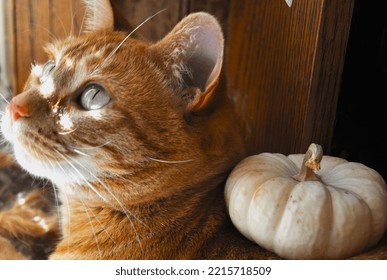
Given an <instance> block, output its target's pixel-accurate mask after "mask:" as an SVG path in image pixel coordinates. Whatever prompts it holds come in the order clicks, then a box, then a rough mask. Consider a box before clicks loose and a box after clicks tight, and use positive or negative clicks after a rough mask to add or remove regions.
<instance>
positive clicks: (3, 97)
mask: <svg viewBox="0 0 387 280" xmlns="http://www.w3.org/2000/svg"><path fill="white" fill-rule="evenodd" d="M0 98H1V99H3V100H4V101H5V103H7V104H9V101H8V100H7V98H5V96H4V95H3V94H2V93H1V92H0Z"/></svg>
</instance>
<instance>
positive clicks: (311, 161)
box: [293, 144, 323, 182]
mask: <svg viewBox="0 0 387 280" xmlns="http://www.w3.org/2000/svg"><path fill="white" fill-rule="evenodd" d="M322 157H323V150H322V147H321V146H320V145H317V144H311V145H310V146H309V148H308V150H307V151H306V153H305V157H304V160H303V162H302V166H301V170H300V173H298V174H297V175H295V176H293V179H295V180H297V181H299V182H304V181H320V182H321V178H320V176H318V175H317V174H316V173H315V172H316V171H318V170H320V162H321V160H322Z"/></svg>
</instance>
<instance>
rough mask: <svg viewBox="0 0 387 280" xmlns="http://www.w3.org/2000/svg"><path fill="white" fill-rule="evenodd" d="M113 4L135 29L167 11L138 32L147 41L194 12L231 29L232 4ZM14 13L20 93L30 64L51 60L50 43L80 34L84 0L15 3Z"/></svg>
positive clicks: (128, 0) (155, 0)
mask: <svg viewBox="0 0 387 280" xmlns="http://www.w3.org/2000/svg"><path fill="white" fill-rule="evenodd" d="M111 1H112V3H113V5H114V6H115V8H116V9H117V10H118V11H119V12H120V14H121V15H122V16H123V17H124V18H126V20H127V21H128V22H129V25H130V26H131V27H137V26H138V25H139V24H141V23H142V22H143V21H144V20H145V19H147V18H148V17H149V16H152V15H154V14H155V13H157V12H159V11H161V10H163V9H165V11H164V12H162V13H161V14H159V15H158V16H156V17H155V18H153V19H152V20H151V21H150V22H148V23H146V24H144V25H143V26H142V27H141V28H140V29H139V30H138V31H136V36H137V37H139V38H142V39H145V40H150V41H157V40H159V39H161V38H162V37H163V36H165V35H166V34H167V33H168V32H169V31H170V30H171V29H172V28H173V27H174V26H175V24H176V23H177V22H178V21H179V20H180V19H182V18H183V17H184V16H185V15H187V14H189V13H191V12H194V11H207V12H209V13H212V14H214V15H215V16H217V17H218V19H219V20H220V21H221V23H222V26H223V27H224V28H225V29H226V28H227V26H228V24H227V22H228V9H229V4H228V1H224V0H209V1H205V0H195V1H193V0H173V1H170V0H125V1H121V0H111ZM12 11H13V14H12V22H13V33H12V36H11V39H12V40H11V42H10V43H11V44H12V46H11V48H10V49H11V50H13V54H12V65H13V77H14V78H13V91H14V93H18V92H21V91H22V89H23V86H24V83H25V81H26V79H27V77H28V75H29V72H30V64H31V63H32V62H33V61H34V60H36V61H37V62H40V63H44V61H45V60H46V59H47V58H46V56H45V54H44V51H43V47H44V45H45V44H46V43H47V42H50V41H52V40H56V39H60V38H63V37H65V36H68V35H69V34H74V35H77V34H79V32H80V30H81V29H82V26H83V20H84V13H85V10H84V7H83V4H82V1H81V0H12Z"/></svg>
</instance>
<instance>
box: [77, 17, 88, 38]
mask: <svg viewBox="0 0 387 280" xmlns="http://www.w3.org/2000/svg"><path fill="white" fill-rule="evenodd" d="M85 18H86V13H83V17H82V21H81V26H80V27H79V32H78V37H79V36H81V32H82V30H83V24H84V23H85Z"/></svg>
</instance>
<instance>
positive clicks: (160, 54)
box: [2, 0, 275, 259]
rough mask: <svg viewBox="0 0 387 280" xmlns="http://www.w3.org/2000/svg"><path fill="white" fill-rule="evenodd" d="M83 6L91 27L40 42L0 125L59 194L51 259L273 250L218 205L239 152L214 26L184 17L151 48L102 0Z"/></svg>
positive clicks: (239, 254) (253, 254) (24, 162)
mask: <svg viewBox="0 0 387 280" xmlns="http://www.w3.org/2000/svg"><path fill="white" fill-rule="evenodd" d="M86 5H87V14H88V20H87V23H86V30H85V31H84V32H83V34H82V35H80V36H78V37H72V36H70V37H68V38H67V39H65V40H62V41H57V42H55V43H53V44H52V45H49V46H48V47H47V53H48V56H49V60H48V62H47V63H46V64H45V65H43V66H41V65H35V66H34V67H33V70H32V73H31V76H30V78H29V80H28V82H27V84H26V87H25V90H24V92H23V93H21V94H19V95H17V96H16V97H14V98H13V99H12V101H11V102H10V104H9V106H8V108H7V110H6V114H5V116H4V117H3V120H2V132H3V134H4V135H5V137H6V138H7V139H8V140H9V142H11V143H12V145H13V147H14V154H15V157H16V159H17V161H18V162H19V163H20V165H21V166H23V167H24V168H25V169H26V170H27V171H29V172H30V173H31V174H34V175H36V176H39V177H44V178H48V179H50V180H51V181H52V182H53V183H54V184H55V185H56V186H57V188H58V190H59V193H60V200H61V224H62V227H61V228H62V231H63V232H62V235H63V238H62V240H61V241H60V243H59V244H58V245H57V247H56V250H55V252H54V253H53V254H52V255H51V259H198V258H201V259H222V258H234V259H246V258H271V257H275V256H274V255H272V254H271V253H268V252H265V251H264V250H263V249H261V248H260V247H258V246H257V245H254V244H253V243H251V242H250V241H248V240H246V239H245V238H243V237H242V235H241V234H239V233H238V232H237V231H236V230H235V229H234V227H233V226H232V224H231V222H230V220H229V218H228V215H227V211H226V207H225V203H224V196H223V183H224V181H225V179H226V176H227V175H228V173H229V171H230V170H231V168H232V167H233V166H234V165H235V164H236V163H237V162H238V161H239V160H240V159H241V158H242V157H243V156H244V155H245V152H244V148H243V139H241V136H240V135H241V134H240V132H239V129H238V125H237V123H238V122H237V120H236V118H235V116H234V112H233V109H232V106H231V103H230V101H229V100H228V98H227V95H226V92H225V87H224V85H223V83H222V82H221V80H220V79H219V77H220V75H221V68H222V60H223V44H224V42H223V35H222V31H221V28H220V26H219V24H218V22H217V21H216V20H215V19H214V18H213V17H212V16H210V15H208V14H206V13H196V14H191V15H189V16H188V17H186V18H184V19H183V20H182V21H181V22H180V23H178V24H177V25H176V27H175V28H174V29H173V30H172V31H171V32H170V33H169V34H168V35H167V36H166V37H165V38H163V39H162V40H161V41H159V42H157V43H148V42H142V41H138V40H135V39H132V38H131V37H130V36H128V35H127V33H123V32H118V31H114V30H113V25H114V20H113V12H112V9H111V6H110V3H109V1H107V0H105V1H102V0H100V1H86Z"/></svg>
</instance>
